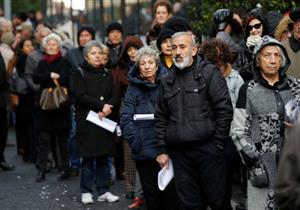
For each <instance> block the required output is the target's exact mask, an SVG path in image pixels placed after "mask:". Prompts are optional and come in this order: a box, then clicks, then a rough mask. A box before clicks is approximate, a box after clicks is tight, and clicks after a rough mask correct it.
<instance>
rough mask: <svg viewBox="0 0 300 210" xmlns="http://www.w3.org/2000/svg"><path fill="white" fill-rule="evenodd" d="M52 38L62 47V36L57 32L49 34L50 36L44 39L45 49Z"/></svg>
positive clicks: (43, 45)
mask: <svg viewBox="0 0 300 210" xmlns="http://www.w3.org/2000/svg"><path fill="white" fill-rule="evenodd" d="M50 40H54V41H56V42H57V45H58V47H59V48H60V49H61V45H62V40H61V38H60V36H58V35H57V34H55V33H52V34H49V35H48V36H46V37H45V38H44V39H43V41H42V47H43V49H46V45H47V43H48V42H49V41H50Z"/></svg>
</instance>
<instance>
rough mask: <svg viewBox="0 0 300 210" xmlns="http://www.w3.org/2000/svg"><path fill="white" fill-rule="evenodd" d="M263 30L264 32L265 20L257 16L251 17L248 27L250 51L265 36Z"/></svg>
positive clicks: (247, 42)
mask: <svg viewBox="0 0 300 210" xmlns="http://www.w3.org/2000/svg"><path fill="white" fill-rule="evenodd" d="M263 30H264V26H263V18H262V17H260V16H258V15H256V16H254V15H250V16H249V17H248V23H247V26H246V34H247V41H246V45H247V47H248V48H249V49H250V50H253V49H254V47H255V46H256V44H257V42H258V41H259V40H260V39H261V37H262V36H263V35H264V34H263V32H264V31H263Z"/></svg>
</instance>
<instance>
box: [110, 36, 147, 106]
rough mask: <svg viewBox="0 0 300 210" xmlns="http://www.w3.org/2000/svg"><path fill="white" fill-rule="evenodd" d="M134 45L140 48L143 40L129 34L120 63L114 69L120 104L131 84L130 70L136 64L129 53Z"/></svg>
mask: <svg viewBox="0 0 300 210" xmlns="http://www.w3.org/2000/svg"><path fill="white" fill-rule="evenodd" d="M132 46H133V47H135V48H137V49H140V48H141V47H143V42H142V40H140V38H139V37H137V36H127V37H126V38H125V40H124V42H123V46H122V51H121V54H120V57H119V60H118V65H117V67H116V68H114V69H113V71H112V74H113V78H114V84H115V86H116V88H117V93H118V99H119V102H118V104H119V106H120V104H121V101H122V100H123V99H124V96H125V93H126V90H127V87H128V85H129V81H128V72H129V70H130V68H131V67H132V66H133V65H134V63H133V62H132V61H130V59H129V57H128V55H127V49H128V48H129V47H132Z"/></svg>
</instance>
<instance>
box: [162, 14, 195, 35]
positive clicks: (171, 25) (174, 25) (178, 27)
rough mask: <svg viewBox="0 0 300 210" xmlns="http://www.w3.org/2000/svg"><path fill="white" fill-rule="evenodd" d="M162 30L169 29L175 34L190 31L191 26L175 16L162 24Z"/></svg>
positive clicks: (183, 19)
mask: <svg viewBox="0 0 300 210" xmlns="http://www.w3.org/2000/svg"><path fill="white" fill-rule="evenodd" d="M163 29H171V30H173V31H174V32H175V33H176V32H183V31H191V30H192V28H191V26H190V25H189V23H188V21H187V20H186V19H185V18H182V17H176V16H173V17H171V18H170V19H169V20H167V22H166V23H165V24H164V27H163Z"/></svg>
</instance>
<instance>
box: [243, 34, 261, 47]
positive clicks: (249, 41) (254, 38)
mask: <svg viewBox="0 0 300 210" xmlns="http://www.w3.org/2000/svg"><path fill="white" fill-rule="evenodd" d="M259 40H261V36H259V35H256V36H249V37H248V38H247V42H246V45H247V47H248V48H250V47H252V46H255V45H256V44H257V42H258V41H259Z"/></svg>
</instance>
